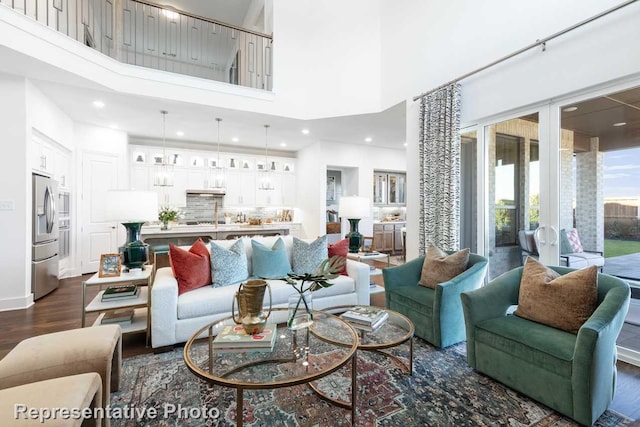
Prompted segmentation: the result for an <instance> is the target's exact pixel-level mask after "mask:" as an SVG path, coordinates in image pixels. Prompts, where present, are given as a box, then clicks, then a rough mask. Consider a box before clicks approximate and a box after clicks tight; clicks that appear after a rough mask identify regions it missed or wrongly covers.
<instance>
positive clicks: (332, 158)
mask: <svg viewBox="0 0 640 427" xmlns="http://www.w3.org/2000/svg"><path fill="white" fill-rule="evenodd" d="M405 165H406V153H405V151H402V150H392V149H386V148H377V147H368V146H366V145H362V144H340V143H336V142H328V141H316V142H315V143H314V144H312V145H310V146H309V147H307V148H305V149H303V150H301V151H299V152H298V161H297V171H298V172H297V173H298V182H299V183H300V184H299V186H300V188H299V190H298V196H299V197H298V203H299V208H300V209H301V210H302V211H303V212H304V216H303V217H304V219H303V228H304V231H305V235H306V236H307V237H309V238H313V237H316V236H321V235H323V234H325V232H326V230H325V225H326V194H327V191H326V190H327V180H326V175H327V169H334V170H335V169H339V170H343V171H348V173H343V174H342V188H343V193H344V192H345V191H348V192H349V194H342V195H344V196H353V195H358V196H363V197H368V198H369V199H372V196H373V171H374V169H382V170H396V171H404V170H405V169H406V166H405ZM305 188H308V189H309V191H305ZM342 195H341V196H342ZM371 206H372V211H373V204H372V205H371ZM347 229H348V227H347V226H346V224H343V234H344V232H345V230H347ZM358 229H359V231H360V233H362V234H364V235H365V236H372V235H373V218H366V219H363V220H361V221H360V223H359V227H358Z"/></svg>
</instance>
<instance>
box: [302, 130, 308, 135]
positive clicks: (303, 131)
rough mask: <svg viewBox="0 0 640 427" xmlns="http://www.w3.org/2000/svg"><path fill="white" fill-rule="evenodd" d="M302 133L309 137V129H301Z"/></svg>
mask: <svg viewBox="0 0 640 427" xmlns="http://www.w3.org/2000/svg"><path fill="white" fill-rule="evenodd" d="M302 133H303V134H304V135H309V133H310V132H309V129H302Z"/></svg>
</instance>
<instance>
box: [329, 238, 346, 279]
mask: <svg viewBox="0 0 640 427" xmlns="http://www.w3.org/2000/svg"><path fill="white" fill-rule="evenodd" d="M327 249H328V251H329V258H331V257H332V256H335V255H339V256H341V257H344V258H345V259H346V258H347V254H348V253H349V239H342V240H340V241H339V242H337V243H334V244H333V245H332V244H329V245H328V246H327ZM340 274H342V275H344V276H347V263H346V262H345V264H344V268H343V269H342V271H341V272H340Z"/></svg>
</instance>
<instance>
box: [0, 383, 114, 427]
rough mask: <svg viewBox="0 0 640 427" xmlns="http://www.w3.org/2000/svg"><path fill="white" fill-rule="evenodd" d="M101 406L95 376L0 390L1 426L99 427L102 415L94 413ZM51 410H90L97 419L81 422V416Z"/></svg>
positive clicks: (100, 397)
mask: <svg viewBox="0 0 640 427" xmlns="http://www.w3.org/2000/svg"><path fill="white" fill-rule="evenodd" d="M101 406H102V381H101V380H100V375H98V374H96V373H95V372H91V373H88V374H80V375H72V376H69V377H62V378H54V379H51V380H45V381H38V382H35V383H31V384H25V385H20V386H17V387H11V388H6V389H4V390H0V425H1V426H16V427H19V426H47V427H54V426H55V427H58V426H65V427H67V426H74V427H75V426H83V427H93V426H95V427H100V425H101V420H100V418H99V417H100V416H101V414H100V413H96V412H97V411H93V410H94V409H95V408H100V407H101ZM53 408H66V409H68V410H71V411H73V410H74V409H77V410H82V409H84V408H90V409H92V415H96V416H97V417H98V418H94V417H93V416H90V417H89V418H86V419H84V418H83V417H82V415H83V414H82V413H77V414H74V413H73V412H71V413H70V414H68V415H67V414H65V413H63V412H62V411H59V410H58V411H57V412H55V413H53V412H52V410H53ZM32 411H34V412H32ZM65 418H66V419H65Z"/></svg>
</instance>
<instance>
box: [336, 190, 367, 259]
mask: <svg viewBox="0 0 640 427" xmlns="http://www.w3.org/2000/svg"><path fill="white" fill-rule="evenodd" d="M338 211H339V213H340V216H341V217H342V218H346V219H347V220H349V224H350V226H351V231H350V232H349V233H347V234H346V235H345V236H344V237H346V238H347V239H349V252H352V253H355V252H358V251H359V250H360V246H361V245H362V234H360V233H359V232H358V222H360V220H361V219H362V218H366V217H368V216H369V215H370V212H371V208H370V204H369V199H367V198H366V197H359V196H348V197H341V198H340V204H339V206H338Z"/></svg>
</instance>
